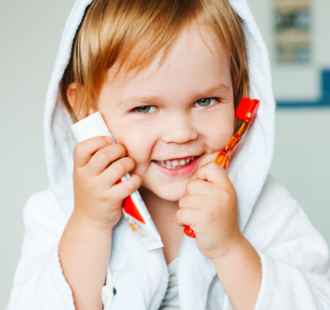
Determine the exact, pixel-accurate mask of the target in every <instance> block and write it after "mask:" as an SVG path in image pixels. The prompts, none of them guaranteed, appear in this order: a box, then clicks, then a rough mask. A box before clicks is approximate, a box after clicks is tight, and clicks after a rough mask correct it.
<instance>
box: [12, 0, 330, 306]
mask: <svg viewBox="0 0 330 310" xmlns="http://www.w3.org/2000/svg"><path fill="white" fill-rule="evenodd" d="M77 29H78V30H77ZM244 36H246V43H247V44H246V45H245V38H244ZM248 69H249V70H248ZM248 72H249V73H248ZM244 96H250V97H253V98H257V99H260V101H261V106H260V109H259V114H258V117H257V119H256V121H255V123H254V124H253V125H252V127H251V128H250V130H249V131H248V133H247V134H246V137H245V138H244V140H243V141H242V144H241V145H240V146H239V148H238V149H237V150H236V153H235V155H234V157H233V158H232V161H231V163H230V165H229V169H228V176H227V172H226V171H224V170H223V169H222V168H221V167H220V166H218V165H216V164H215V163H214V160H215V159H216V157H217V155H218V153H219V152H220V151H221V149H222V148H223V147H224V145H225V144H226V142H227V140H228V139H229V138H230V136H231V135H232V134H233V132H234V128H235V126H236V125H237V123H238V122H237V121H236V120H235V108H236V107H237V104H238V103H239V102H240V100H241V99H242V98H243V97H244ZM95 111H100V113H101V114H102V116H103V118H104V120H105V121H106V123H107V125H108V127H109V129H110V131H111V132H112V134H113V136H114V138H115V140H116V142H117V144H116V145H114V144H113V143H112V141H111V139H108V138H105V137H95V138H92V139H89V140H86V141H84V142H81V143H79V144H78V145H77V146H76V147H75V141H74V138H73V136H72V132H71V130H70V126H71V125H72V123H73V122H76V121H78V120H81V119H82V118H84V117H86V116H88V115H89V114H91V113H94V112H95ZM274 114H275V102H274V98H273V94H272V87H271V78H270V70H269V63H268V56H267V52H266V48H265V46H264V43H263V41H262V39H261V36H260V33H259V31H258V29H257V26H256V24H255V22H254V20H253V18H252V16H251V13H250V11H249V9H248V6H247V4H246V2H245V0H237V1H231V5H230V4H229V3H227V1H226V0H180V1H175V0H162V1H156V0H94V1H93V2H92V1H90V0H89V1H88V0H77V2H76V3H75V6H74V9H73V11H72V13H71V15H70V17H69V21H68V24H67V26H66V28H65V32H64V36H63V38H62V42H61V46H60V50H59V56H58V58H57V61H56V64H55V68H54V73H53V75H52V79H51V82H50V86H49V92H48V96H47V102H46V112H45V142H46V159H47V167H48V173H49V180H50V187H49V188H48V189H47V190H46V191H43V192H40V193H37V194H35V195H33V196H32V197H31V198H30V200H29V201H28V203H27V205H26V207H25V211H24V221H25V228H26V233H25V237H24V242H23V251H22V258H21V260H20V263H19V265H18V267H17V271H16V274H15V280H14V287H13V289H12V292H11V297H10V301H9V303H8V305H7V308H6V309H7V310H14V309H15V310H16V309H25V310H27V309H33V310H37V309H40V310H41V309H47V310H51V309H54V310H55V309H56V310H60V309H63V310H64V309H65V310H66V309H79V310H82V309H102V308H103V309H120V310H122V309H125V310H126V309H141V310H142V309H155V310H156V309H189V310H195V309H196V310H197V309H198V310H204V309H208V310H218V309H235V310H239V309H244V310H247V309H274V310H275V309H276V310H279V309H295V310H298V309H299V310H304V309H306V310H307V309H308V310H312V309H315V310H316V309H330V282H329V278H328V277H327V273H329V252H328V248H327V245H326V243H325V242H324V240H323V238H322V237H321V236H320V234H319V233H318V232H317V230H316V229H315V228H314V227H313V226H312V224H311V223H310V221H309V220H308V218H307V217H306V215H305V214H304V213H303V211H302V209H301V208H300V207H299V206H298V204H297V203H296V202H295V201H294V200H293V199H292V198H291V197H290V195H289V194H288V192H287V191H286V190H285V189H284V188H283V186H282V185H280V184H279V183H278V182H277V181H276V180H274V179H273V178H272V177H270V176H267V174H268V169H269V167H270V162H271V157H272V151H273V141H274ZM284 151H285V150H284ZM72 154H73V155H72ZM72 172H73V180H72ZM127 172H131V173H132V178H131V179H129V180H127V181H125V182H123V183H121V184H116V182H117V180H119V179H120V178H121V177H122V176H123V175H124V174H125V173H127ZM137 189H139V190H140V193H141V195H142V197H143V199H144V201H145V203H146V205H147V208H148V210H149V212H150V214H151V216H152V218H153V220H154V222H155V225H156V227H157V229H158V231H159V233H160V235H161V237H162V241H163V243H164V248H163V249H156V250H152V251H148V252H146V251H144V250H143V248H142V245H141V244H140V243H139V240H138V239H137V238H136V236H135V235H134V233H133V232H132V231H131V229H130V228H129V226H128V225H127V222H126V221H125V220H124V218H123V216H122V209H121V206H122V201H123V199H125V198H126V197H127V196H129V195H130V194H131V193H132V192H133V191H134V190H137ZM184 225H189V226H190V227H191V228H192V229H193V230H194V231H195V234H196V239H192V238H189V237H187V236H185V235H184V233H183V229H182V228H183V226H184Z"/></svg>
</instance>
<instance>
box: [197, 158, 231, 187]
mask: <svg viewBox="0 0 330 310" xmlns="http://www.w3.org/2000/svg"><path fill="white" fill-rule="evenodd" d="M196 177H197V179H200V180H205V181H208V182H210V183H216V184H222V183H227V182H228V176H227V173H226V172H225V170H224V169H223V168H222V167H221V166H220V165H218V164H217V163H215V162H212V163H209V164H207V165H204V166H202V167H200V168H199V169H198V171H197V174H196Z"/></svg>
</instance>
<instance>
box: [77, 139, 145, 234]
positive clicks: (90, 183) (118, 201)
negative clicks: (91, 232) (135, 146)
mask: <svg viewBox="0 0 330 310" xmlns="http://www.w3.org/2000/svg"><path fill="white" fill-rule="evenodd" d="M126 154H127V153H126V149H125V148H124V147H123V146H122V145H120V144H115V145H112V141H111V138H109V137H95V138H91V139H88V140H86V141H83V142H81V143H79V144H77V146H76V148H75V150H74V154H73V159H74V169H73V181H74V199H75V206H74V214H75V216H78V218H79V219H82V220H84V221H86V222H87V223H88V224H91V225H93V226H96V227H101V228H103V227H104V228H113V226H115V225H116V224H117V223H118V221H119V219H120V217H121V213H122V203H123V199H125V198H126V197H128V196H129V195H130V194H132V193H133V192H134V191H135V190H137V189H138V188H139V187H140V186H141V183H142V181H141V178H140V177H139V176H137V175H134V176H132V177H131V178H130V179H129V180H127V181H125V182H122V183H120V184H116V182H117V181H118V180H119V179H121V177H123V176H124V175H125V174H126V173H128V172H129V171H132V170H134V169H135V162H134V160H133V159H132V158H130V157H125V156H126Z"/></svg>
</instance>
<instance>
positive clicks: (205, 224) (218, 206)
mask: <svg viewBox="0 0 330 310" xmlns="http://www.w3.org/2000/svg"><path fill="white" fill-rule="evenodd" d="M179 207H180V209H179V210H178V211H177V213H176V222H177V223H178V224H179V225H189V226H190V227H191V229H193V230H194V232H195V234H196V244H197V246H198V248H199V250H200V251H201V253H202V254H203V255H204V256H206V257H208V258H211V259H216V258H219V257H221V256H223V255H225V254H227V253H228V252H229V251H230V250H231V249H233V248H234V247H235V246H236V245H237V244H238V243H239V242H240V241H241V240H242V237H243V236H242V234H241V232H240V229H239V225H238V210H237V196H236V191H235V188H234V186H233V185H232V183H231V182H230V180H229V178H228V176H227V174H226V172H225V170H224V169H223V168H222V167H221V166H220V165H218V164H216V163H214V162H212V163H209V164H207V165H205V166H202V167H201V168H200V169H199V170H198V171H197V176H196V179H195V180H190V181H189V182H188V184H187V194H186V196H184V197H182V198H181V199H180V201H179Z"/></svg>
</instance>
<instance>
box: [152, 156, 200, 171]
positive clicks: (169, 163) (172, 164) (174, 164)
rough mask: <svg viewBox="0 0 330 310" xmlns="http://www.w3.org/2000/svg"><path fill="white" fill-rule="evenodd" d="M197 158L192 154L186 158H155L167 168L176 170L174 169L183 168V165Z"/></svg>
mask: <svg viewBox="0 0 330 310" xmlns="http://www.w3.org/2000/svg"><path fill="white" fill-rule="evenodd" d="M198 157H199V156H198ZM195 158H196V156H192V157H187V158H184V159H173V160H165V161H157V160H155V162H156V163H157V164H159V165H161V166H163V167H165V168H167V169H170V170H174V169H180V168H183V167H185V166H187V165H189V163H190V162H191V161H193V160H194V159H195Z"/></svg>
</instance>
